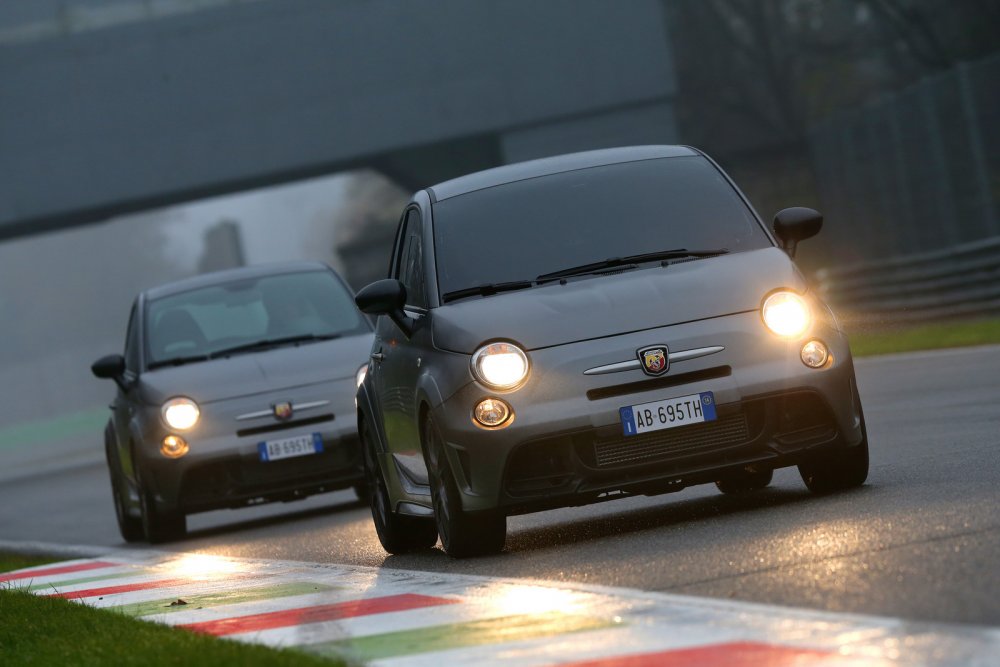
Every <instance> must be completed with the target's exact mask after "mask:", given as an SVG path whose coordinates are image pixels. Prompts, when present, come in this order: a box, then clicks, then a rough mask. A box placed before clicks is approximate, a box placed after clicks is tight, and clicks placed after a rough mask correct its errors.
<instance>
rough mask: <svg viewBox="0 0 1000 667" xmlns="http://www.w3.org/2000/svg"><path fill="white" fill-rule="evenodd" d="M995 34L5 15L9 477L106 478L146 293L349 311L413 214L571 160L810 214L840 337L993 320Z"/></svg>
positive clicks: (1, 415)
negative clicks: (166, 290)
mask: <svg viewBox="0 0 1000 667" xmlns="http://www.w3.org/2000/svg"><path fill="white" fill-rule="evenodd" d="M998 35H1000V0H962V1H961V2H955V1H954V0H837V1H828V0H827V1H824V0H547V1H546V2H545V3H539V2H533V1H531V0H504V1H503V2H499V1H497V2H493V1H487V0H482V1H471V0H411V1H406V2H404V1H402V0H338V1H337V2H332V1H327V0H3V2H0V387H2V389H0V392H2V396H3V400H2V401H0V456H6V460H7V461H8V462H10V461H14V463H16V460H17V456H16V455H15V454H14V453H15V452H18V451H26V450H29V449H31V448H32V447H33V446H35V445H37V444H39V443H46V447H50V446H54V445H52V444H51V443H57V442H63V443H68V444H69V443H76V444H77V447H78V445H79V441H80V440H81V439H85V440H88V441H93V442H94V447H93V452H92V453H91V455H93V456H99V455H100V432H101V427H102V425H103V422H104V420H105V419H106V415H107V410H106V404H107V403H108V401H109V400H110V398H111V394H112V387H111V386H110V384H109V383H101V382H98V381H97V380H95V379H93V378H92V377H91V376H90V372H89V365H90V363H91V362H92V361H93V360H94V359H95V358H97V357H98V356H100V355H103V354H107V353H110V352H114V351H117V350H119V349H120V348H121V347H122V344H123V335H124V328H125V323H126V318H127V315H128V312H129V307H130V304H131V301H132V299H133V298H134V295H135V293H136V292H137V291H138V290H141V289H144V288H147V287H150V286H153V285H156V284H159V283H162V282H165V281H169V280H172V279H176V278H180V277H184V276H189V275H192V274H195V273H198V272H203V271H210V270H215V269H221V268H227V267H232V266H239V265H242V264H246V263H259V262H267V261H275V260H284V259H290V258H308V259H318V260H322V261H325V262H328V263H330V264H331V265H333V266H334V267H335V268H337V269H338V270H340V271H341V272H342V273H343V274H344V275H345V276H346V277H347V279H348V280H349V282H350V283H351V284H352V285H353V286H354V287H355V288H358V287H361V286H363V285H364V284H366V283H367V282H369V281H371V280H374V279H377V278H380V277H383V275H384V273H385V271H386V268H387V265H388V254H389V249H390V246H391V242H392V234H393V232H394V230H395V225H396V222H397V216H398V214H399V212H400V210H401V208H402V206H403V205H404V204H405V202H406V200H407V198H408V197H409V195H410V193H412V191H414V190H415V189H418V188H421V187H424V186H427V185H431V184H433V183H435V182H439V181H442V180H445V179H447V178H451V177H454V176H458V175H461V174H463V173H467V172H470V171H474V170H478V169H484V168H488V167H492V166H497V165H500V164H504V163H508V162H514V161H520V160H525V159H531V158H535V157H542V156H547V155H553V154H558V153H564V152H570V151H575V150H586V149H592V148H600V147H607V146H617V145H630V144H643V143H683V144H689V145H693V146H696V147H699V148H701V149H703V150H705V151H706V152H707V153H709V154H710V155H711V156H713V157H714V158H715V159H716V160H718V161H719V162H720V164H721V165H722V166H723V168H725V169H726V170H727V171H728V172H729V173H730V174H731V175H732V176H733V177H734V178H735V180H736V181H737V183H738V184H739V185H740V186H741V187H742V188H743V189H744V191H745V192H746V193H747V195H748V196H749V198H750V199H751V201H752V202H753V204H754V206H755V207H756V208H757V210H758V212H759V213H760V215H761V216H762V217H763V218H764V219H765V220H766V221H770V219H771V217H772V216H773V214H774V213H775V212H776V211H778V210H779V209H781V208H784V207H786V206H792V205H803V206H812V207H815V208H818V209H820V210H821V211H823V212H824V213H825V214H826V226H825V228H824V231H823V233H822V235H821V236H820V237H819V240H817V241H813V242H809V243H806V244H804V245H803V246H802V248H801V253H800V256H799V258H798V260H799V263H800V266H802V268H803V270H804V271H806V272H807V273H808V274H809V275H810V277H811V278H812V279H813V280H814V282H815V284H816V287H817V289H819V290H821V291H822V292H823V293H824V294H825V295H826V296H827V297H828V298H829V299H831V300H832V301H834V302H835V303H836V304H838V305H839V306H841V308H840V311H841V312H842V313H843V314H844V317H845V319H846V320H847V321H848V322H849V323H850V325H852V326H858V327H864V326H875V325H885V324H894V323H898V322H913V321H926V320H934V319H940V318H950V317H955V316H959V315H961V316H966V315H968V316H976V315H981V314H983V313H988V312H992V311H996V310H1000V205H998V200H1000V86H998V85H997V82H998V81H1000V38H998ZM609 224H613V221H609ZM667 245H668V246H669V243H668V244H667ZM68 444H67V446H68ZM10 465H14V464H10Z"/></svg>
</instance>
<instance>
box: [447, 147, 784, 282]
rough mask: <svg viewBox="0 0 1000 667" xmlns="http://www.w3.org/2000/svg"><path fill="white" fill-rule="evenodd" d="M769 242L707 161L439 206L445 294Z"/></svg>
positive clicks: (574, 179) (602, 171) (583, 176)
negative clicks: (610, 262)
mask: <svg viewBox="0 0 1000 667" xmlns="http://www.w3.org/2000/svg"><path fill="white" fill-rule="evenodd" d="M771 245H772V243H771V241H770V239H769V238H768V236H767V235H766V233H765V232H764V230H763V228H762V227H761V225H760V223H758V222H757V220H756V218H755V217H754V216H753V214H752V213H751V211H750V209H749V208H748V207H747V205H746V204H745V203H744V202H743V200H742V199H741V198H740V197H739V195H738V194H737V192H736V191H735V190H734V189H733V187H732V186H731V185H730V184H729V182H728V181H726V179H725V178H724V177H723V176H722V174H720V173H719V170H718V169H716V168H715V166H714V165H712V164H711V163H710V162H709V161H708V160H706V159H704V158H702V157H700V156H690V157H673V158H661V159H654V160H642V161H636V162H626V163H620V164H612V165H604V166H600V167H592V168H588V169H579V170H575V171H569V172H563V173H558V174H552V175H549V176H543V177H540V178H532V179H526V180H522V181H516V182H513V183H508V184H505V185H501V186H497V187H492V188H486V189H483V190H477V191H475V192H470V193H468V194H464V195H459V196H457V197H452V198H449V199H446V200H443V201H441V202H438V203H437V204H435V205H434V246H435V252H436V264H437V273H438V287H439V290H440V293H441V294H442V295H444V294H449V293H451V292H456V291H458V290H463V289H468V288H471V287H474V286H477V285H483V284H492V283H496V284H502V283H507V282H510V281H523V280H533V279H535V278H536V277H537V276H540V275H543V274H546V273H551V272H555V271H561V270H564V269H567V268H570V267H576V266H580V265H583V264H589V263H594V262H601V261H603V260H605V259H608V258H612V257H628V256H631V255H640V254H645V253H651V252H656V251H661V250H673V249H680V248H686V249H688V250H692V251H698V250H704V249H726V250H728V251H729V252H740V251H745V250H755V249H758V248H766V247H769V246H771Z"/></svg>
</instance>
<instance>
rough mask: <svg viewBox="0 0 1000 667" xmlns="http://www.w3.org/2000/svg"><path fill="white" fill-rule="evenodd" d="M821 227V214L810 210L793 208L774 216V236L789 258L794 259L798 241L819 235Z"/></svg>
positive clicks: (798, 207)
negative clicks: (779, 241)
mask: <svg viewBox="0 0 1000 667" xmlns="http://www.w3.org/2000/svg"><path fill="white" fill-rule="evenodd" d="M822 227H823V214H822V213H820V212H819V211H814V210H813V209H811V208H803V207H801V206H794V207H792V208H786V209H782V210H780V211H778V214H777V215H775V216H774V234H775V236H777V237H778V238H779V239H780V240H781V247H782V248H784V250H785V252H787V253H788V256H789V257H795V249H796V248H797V247H798V245H799V241H804V240H806V239H808V238H812V237H813V236H816V235H817V234H819V230H820V229H822Z"/></svg>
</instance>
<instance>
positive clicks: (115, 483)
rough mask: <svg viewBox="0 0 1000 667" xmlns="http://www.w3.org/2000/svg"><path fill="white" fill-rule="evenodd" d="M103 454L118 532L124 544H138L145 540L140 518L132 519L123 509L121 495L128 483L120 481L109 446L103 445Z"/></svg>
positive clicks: (123, 504)
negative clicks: (105, 458) (105, 460)
mask: <svg viewBox="0 0 1000 667" xmlns="http://www.w3.org/2000/svg"><path fill="white" fill-rule="evenodd" d="M104 453H105V455H106V456H107V459H108V475H109V476H110V477H111V497H112V499H113V501H114V504H115V518H116V519H117V520H118V532H120V533H121V535H122V539H124V540H125V541H126V542H139V541H141V540H143V539H145V537H146V534H145V532H144V531H143V528H142V517H134V516H130V515H129V514H128V511H127V510H126V509H125V500H124V496H123V494H124V493H125V491H126V489H127V488H128V483H127V482H126V481H125V480H124V479H122V473H121V470H120V466H119V465H118V457H117V456H114V454H113V453H112V449H111V444H110V443H109V442H107V441H105V443H104Z"/></svg>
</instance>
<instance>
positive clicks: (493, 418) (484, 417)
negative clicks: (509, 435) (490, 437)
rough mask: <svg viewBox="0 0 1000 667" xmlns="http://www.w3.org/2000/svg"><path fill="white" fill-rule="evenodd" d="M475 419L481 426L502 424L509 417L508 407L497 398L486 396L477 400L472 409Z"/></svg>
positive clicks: (492, 426) (491, 426)
mask: <svg viewBox="0 0 1000 667" xmlns="http://www.w3.org/2000/svg"><path fill="white" fill-rule="evenodd" d="M473 415H474V416H475V418H476V421H477V422H479V423H480V424H482V425H483V426H488V427H490V428H494V427H497V426H502V425H503V424H505V423H507V420H508V419H510V416H511V410H510V407H509V406H508V405H507V404H506V403H504V402H503V401H501V400H500V399H499V398H486V399H483V400H481V401H479V404H478V405H477V406H476V409H475V410H474V411H473Z"/></svg>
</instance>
